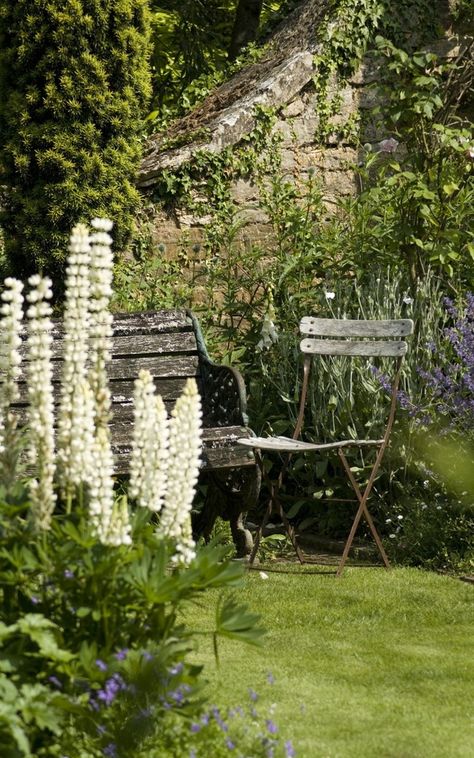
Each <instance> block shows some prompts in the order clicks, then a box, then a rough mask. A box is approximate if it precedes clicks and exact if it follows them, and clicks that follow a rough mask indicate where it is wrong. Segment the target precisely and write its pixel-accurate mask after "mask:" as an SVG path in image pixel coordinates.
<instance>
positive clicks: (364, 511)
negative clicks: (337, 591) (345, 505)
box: [337, 446, 390, 576]
mask: <svg viewBox="0 0 474 758" xmlns="http://www.w3.org/2000/svg"><path fill="white" fill-rule="evenodd" d="M383 453H384V446H382V447H381V449H380V450H379V453H378V455H377V458H376V461H375V463H374V466H373V468H372V471H371V474H370V477H369V481H368V482H367V486H366V488H365V491H364V493H363V494H362V493H361V491H360V488H359V485H358V484H357V482H356V480H355V478H354V475H353V473H352V471H351V469H350V466H349V463H348V462H347V458H346V456H345V455H344V453H343V452H342V450H338V454H339V457H340V459H341V461H342V465H343V467H344V470H345V472H346V474H347V477H348V479H349V481H350V483H351V485H352V488H353V490H354V492H355V494H356V496H357V499H358V501H359V508H358V510H357V513H356V515H355V518H354V521H353V523H352V528H351V531H350V532H349V536H348V538H347V541H346V544H345V546H344V551H343V554H342V558H341V561H340V563H339V566H338V569H337V576H341V574H342V570H343V568H344V566H345V563H346V561H347V558H348V555H349V550H350V549H351V546H352V542H353V540H354V537H355V533H356V531H357V528H358V526H359V523H360V520H361V518H362V516H365V519H366V521H367V523H368V525H369V528H370V531H371V532H372V536H373V538H374V540H375V543H376V545H377V548H378V550H379V553H380V555H381V557H382V560H383V562H384V564H385V567H386V568H390V561H389V560H388V557H387V554H386V552H385V549H384V547H383V544H382V540H381V539H380V535H379V533H378V532H377V529H376V528H375V524H374V522H373V520H372V516H371V515H370V513H369V510H368V508H367V500H368V498H369V495H370V493H371V491H372V487H373V484H374V481H375V477H376V475H377V471H378V469H379V466H380V463H381V461H382V457H383Z"/></svg>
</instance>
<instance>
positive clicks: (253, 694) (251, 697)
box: [249, 687, 258, 703]
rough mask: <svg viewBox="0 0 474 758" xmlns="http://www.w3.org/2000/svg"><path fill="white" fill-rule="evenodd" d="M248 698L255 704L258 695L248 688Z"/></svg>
mask: <svg viewBox="0 0 474 758" xmlns="http://www.w3.org/2000/svg"><path fill="white" fill-rule="evenodd" d="M249 698H250V700H252V701H253V702H254V703H256V702H257V700H258V695H257V693H256V692H255V690H253V689H252V688H251V687H249Z"/></svg>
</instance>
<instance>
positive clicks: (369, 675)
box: [186, 567, 474, 758]
mask: <svg viewBox="0 0 474 758" xmlns="http://www.w3.org/2000/svg"><path fill="white" fill-rule="evenodd" d="M292 570H293V568H292ZM311 570H312V571H314V570H315V569H314V567H312V569H311ZM302 572H303V573H297V574H295V573H292V574H284V573H270V572H268V579H262V578H261V577H260V575H259V573H258V572H250V573H249V574H248V575H247V577H246V579H245V586H244V587H243V588H242V589H241V590H240V591H239V593H238V597H239V599H240V600H242V601H244V602H245V603H247V604H248V605H249V606H250V608H251V609H252V610H256V611H258V612H259V613H260V614H261V615H262V619H263V624H264V626H265V627H266V628H267V630H268V634H267V636H266V638H265V642H264V646H263V648H253V647H250V646H242V645H240V644H238V643H236V642H233V641H230V640H224V642H223V643H222V644H221V667H220V670H217V669H216V666H215V664H214V661H213V655H212V649H211V645H210V644H209V642H208V640H207V639H206V641H205V642H204V641H203V642H200V646H199V649H198V650H197V652H196V656H195V658H196V660H197V661H198V662H200V663H204V664H205V672H206V674H207V678H208V680H209V685H208V694H209V696H210V698H211V701H212V702H213V703H215V704H217V705H229V706H237V705H246V704H248V702H249V695H248V688H249V687H251V688H253V689H254V690H256V691H257V693H258V695H259V699H258V701H257V703H256V706H257V710H259V711H260V712H261V713H262V714H263V713H266V712H267V711H268V708H269V707H270V706H271V704H272V703H274V704H276V707H275V708H274V716H273V717H274V720H275V721H276V722H277V723H278V725H279V729H280V732H281V734H283V735H284V738H285V739H291V740H292V741H293V744H294V746H295V748H296V755H297V756H298V758H313V756H314V757H315V758H317V757H319V756H324V757H326V756H327V757H328V758H336V757H337V758H339V757H340V758H346V756H347V757H349V756H350V757H351V758H357V757H358V756H360V757H361V758H371V757H373V758H375V757H377V758H382V757H387V758H388V757H390V758H424V756H426V757H427V758H428V757H429V758H455V757H456V756H466V758H467V757H468V756H469V758H471V757H472V756H474V651H473V640H474V623H473V621H474V612H473V608H474V604H473V600H474V586H473V585H470V584H466V583H463V582H460V581H458V580H456V579H452V578H449V577H443V576H439V575H437V574H433V573H428V572H423V571H419V570H416V569H394V570H391V571H385V570H383V569H361V568H354V569H348V570H346V572H345V573H344V575H343V577H342V579H339V580H337V579H335V577H334V575H321V574H314V573H311V574H310V573H306V572H305V569H303V570H302ZM206 601H209V595H206ZM211 606H212V607H211ZM212 613H213V603H209V604H208V605H207V607H195V606H193V607H189V608H188V609H187V612H186V620H187V622H189V623H191V624H192V625H193V626H197V627H198V628H201V629H203V628H206V627H207V628H209V627H210V625H211V620H212ZM268 672H271V673H272V675H273V677H274V679H275V682H274V683H273V684H270V683H269V682H268V681H267V675H268Z"/></svg>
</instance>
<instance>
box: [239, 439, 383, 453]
mask: <svg viewBox="0 0 474 758" xmlns="http://www.w3.org/2000/svg"><path fill="white" fill-rule="evenodd" d="M237 443H238V444H239V445H245V446H246V447H251V448H253V449H255V448H257V449H259V450H274V451H275V452H280V453H298V452H301V453H304V452H310V451H311V450H337V449H338V448H343V447H380V445H381V444H382V443H383V440H340V441H339V442H328V443H317V442H302V441H301V440H294V439H292V438H291V437H248V438H247V437H245V438H244V437H240V438H239V439H238V440H237Z"/></svg>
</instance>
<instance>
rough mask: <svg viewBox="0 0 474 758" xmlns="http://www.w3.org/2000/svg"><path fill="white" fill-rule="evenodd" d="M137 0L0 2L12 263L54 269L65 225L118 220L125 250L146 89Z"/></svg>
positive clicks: (141, 11)
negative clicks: (100, 218)
mask: <svg viewBox="0 0 474 758" xmlns="http://www.w3.org/2000/svg"><path fill="white" fill-rule="evenodd" d="M148 44H149V17H148V12H147V3H146V2H145V0H138V2H135V3H130V2H128V1H127V0H106V1H105V2H99V1H98V0H74V2H69V3H67V4H66V5H65V4H64V3H62V2H58V0H50V1H49V2H48V3H44V2H40V1H39V0H35V2H34V3H31V2H26V1H25V0H19V2H16V3H14V4H12V3H10V2H3V1H2V2H0V130H1V132H2V145H1V149H0V184H1V185H2V187H3V188H4V189H3V200H2V213H1V224H2V226H3V229H4V233H5V250H6V255H7V259H8V268H9V270H10V271H11V272H14V273H15V274H17V275H20V276H25V275H26V274H28V273H32V272H33V271H35V270H36V269H37V268H42V269H43V270H44V271H47V272H49V273H52V274H54V276H55V277H56V278H58V274H60V272H61V271H62V267H63V264H64V250H65V249H66V240H67V235H68V232H69V230H70V228H71V227H72V226H73V225H74V224H75V223H76V222H77V221H79V220H86V219H89V218H91V217H93V216H98V215H99V216H106V217H112V218H114V220H115V221H116V229H117V234H116V243H117V247H118V248H119V249H121V248H123V247H124V245H125V243H126V240H127V238H128V237H129V235H130V232H131V230H132V229H133V213H134V211H135V209H136V207H137V203H138V193H137V191H136V189H135V187H134V184H133V178H134V171H135V168H136V165H137V161H138V158H139V153H140V150H139V147H140V145H139V132H140V127H141V117H142V115H143V112H144V107H145V104H146V102H147V99H148V97H149V94H150V76H149V68H148Z"/></svg>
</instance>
